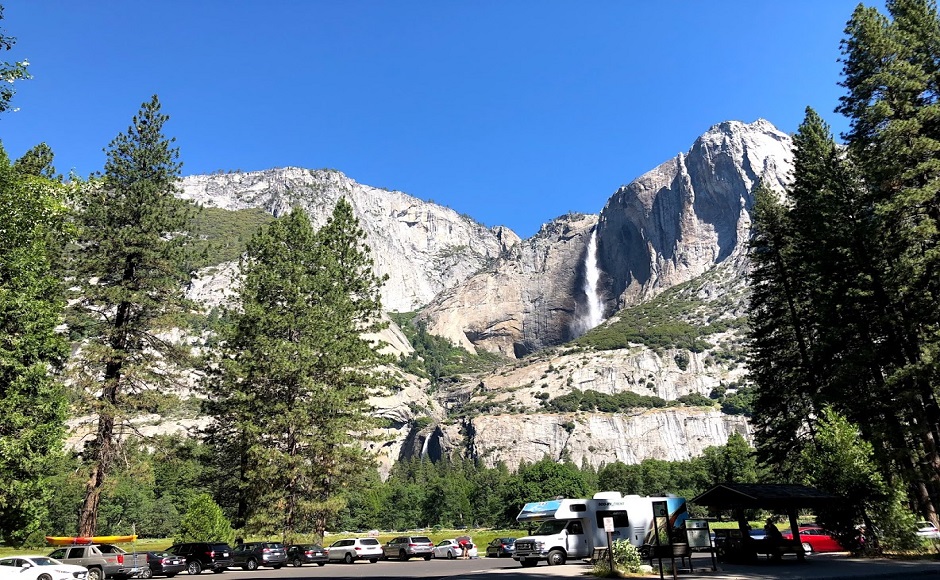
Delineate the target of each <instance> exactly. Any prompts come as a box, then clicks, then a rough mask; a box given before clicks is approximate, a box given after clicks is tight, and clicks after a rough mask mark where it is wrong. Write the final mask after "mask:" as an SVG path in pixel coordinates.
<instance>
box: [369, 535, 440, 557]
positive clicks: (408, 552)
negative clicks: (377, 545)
mask: <svg viewBox="0 0 940 580" xmlns="http://www.w3.org/2000/svg"><path fill="white" fill-rule="evenodd" d="M433 549H434V542H432V541H431V538H429V537H427V536H399V537H397V538H395V539H394V540H390V541H389V542H387V543H386V544H385V545H384V546H382V552H384V553H385V557H386V558H398V559H399V560H407V559H409V558H413V557H416V556H417V557H419V558H424V559H425V560H430V559H431V558H432V557H433V556H434V554H432V553H431V550H433Z"/></svg>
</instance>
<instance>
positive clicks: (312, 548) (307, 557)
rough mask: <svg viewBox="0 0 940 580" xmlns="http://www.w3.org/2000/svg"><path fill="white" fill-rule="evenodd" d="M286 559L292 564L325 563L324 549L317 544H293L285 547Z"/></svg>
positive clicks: (318, 564)
mask: <svg viewBox="0 0 940 580" xmlns="http://www.w3.org/2000/svg"><path fill="white" fill-rule="evenodd" d="M287 561H288V562H289V563H290V564H293V565H294V566H303V565H304V564H316V565H317V566H322V565H324V564H326V550H324V549H323V546H320V545H318V544H293V545H291V546H288V548H287Z"/></svg>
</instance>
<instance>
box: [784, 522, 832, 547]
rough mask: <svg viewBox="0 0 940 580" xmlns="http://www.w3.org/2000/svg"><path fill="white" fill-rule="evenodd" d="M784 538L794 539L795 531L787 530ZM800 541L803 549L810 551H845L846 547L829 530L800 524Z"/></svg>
mask: <svg viewBox="0 0 940 580" xmlns="http://www.w3.org/2000/svg"><path fill="white" fill-rule="evenodd" d="M781 535H782V536H783V539H784V540H792V539H793V532H791V531H790V530H787V531H786V532H784V533H783V534H781ZM800 541H801V542H802V543H803V551H805V552H806V553H807V554H809V553H810V552H844V551H845V548H843V547H842V544H840V543H839V541H838V540H836V539H835V538H834V537H833V536H832V535H831V534H830V533H829V532H827V531H826V530H824V529H822V528H819V527H816V526H800Z"/></svg>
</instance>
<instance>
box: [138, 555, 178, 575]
mask: <svg viewBox="0 0 940 580" xmlns="http://www.w3.org/2000/svg"><path fill="white" fill-rule="evenodd" d="M147 565H148V567H147V568H144V569H143V570H142V571H141V573H140V574H139V575H138V576H137V577H138V578H153V577H154V576H166V577H167V578H172V577H173V576H176V575H177V574H179V573H180V572H182V571H183V570H185V569H186V562H185V561H184V560H183V558H181V557H180V556H177V555H176V554H171V553H169V552H147Z"/></svg>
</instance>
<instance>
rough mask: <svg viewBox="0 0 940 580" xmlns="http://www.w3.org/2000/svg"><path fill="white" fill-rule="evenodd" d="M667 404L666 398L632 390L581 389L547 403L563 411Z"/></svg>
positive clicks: (620, 408) (611, 410) (608, 410)
mask: <svg viewBox="0 0 940 580" xmlns="http://www.w3.org/2000/svg"><path fill="white" fill-rule="evenodd" d="M667 405H668V403H667V402H666V400H665V399H662V398H660V397H655V396H649V395H637V394H636V393H633V392H630V391H624V392H621V393H616V394H613V395H609V394H606V393H599V392H597V391H592V390H587V391H583V392H582V391H581V390H579V389H574V390H572V391H571V392H570V393H568V394H567V395H562V396H560V397H555V398H554V399H552V400H550V401H548V403H547V407H548V408H549V409H552V410H555V411H559V412H562V413H566V412H572V411H600V412H602V413H618V412H621V411H626V410H629V409H637V408H645V409H653V408H661V407H666V406H667Z"/></svg>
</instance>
